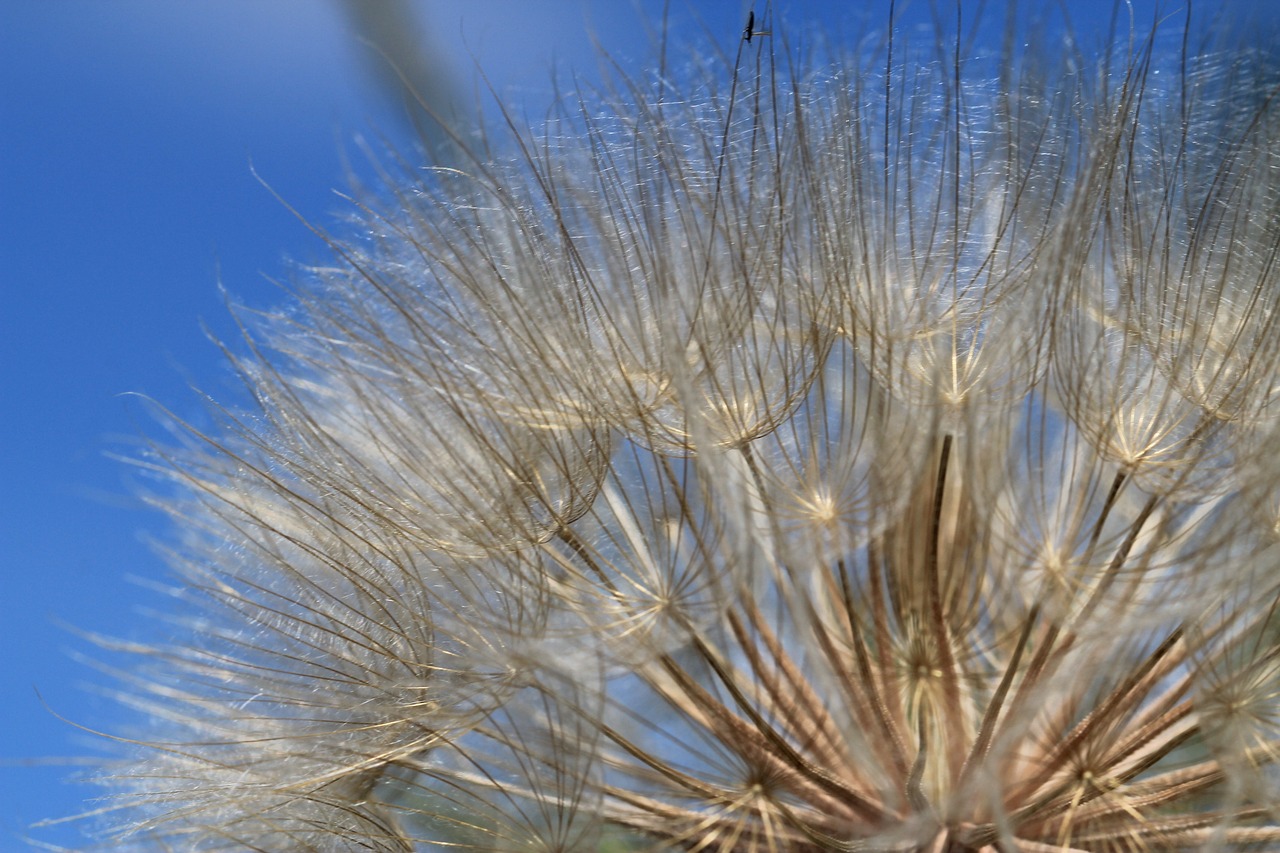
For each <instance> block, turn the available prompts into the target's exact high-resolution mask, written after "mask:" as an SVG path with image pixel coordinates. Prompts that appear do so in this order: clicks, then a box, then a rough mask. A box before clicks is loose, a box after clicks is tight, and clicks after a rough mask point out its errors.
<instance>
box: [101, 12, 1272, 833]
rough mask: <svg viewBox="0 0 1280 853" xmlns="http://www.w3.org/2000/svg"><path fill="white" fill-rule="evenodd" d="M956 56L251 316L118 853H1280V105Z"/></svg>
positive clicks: (535, 186) (594, 179)
mask: <svg viewBox="0 0 1280 853" xmlns="http://www.w3.org/2000/svg"><path fill="white" fill-rule="evenodd" d="M940 5H944V4H940ZM947 8H948V10H949V11H947V13H946V14H947V15H952V16H954V18H955V19H954V20H951V21H949V22H948V21H939V22H937V23H935V24H934V27H933V30H932V31H931V32H929V33H928V34H927V35H924V36H921V34H920V32H919V31H918V30H912V31H910V32H907V31H906V29H907V28H903V27H900V26H899V21H898V20H897V19H896V18H895V16H894V13H891V14H890V18H889V20H888V21H887V22H886V28H885V29H884V30H883V31H882V32H880V33H879V34H877V35H875V36H873V37H872V36H869V37H868V39H867V41H866V42H865V44H863V45H862V46H861V48H860V49H859V50H858V52H857V53H855V54H853V55H850V56H846V57H843V58H840V59H838V60H833V61H826V62H824V61H818V60H817V59H816V58H814V57H811V56H805V55H802V54H801V52H800V51H799V50H797V49H795V48H794V47H793V45H794V43H795V42H794V40H791V39H789V37H788V32H787V28H786V26H784V24H783V23H782V22H781V21H779V20H773V16H772V14H771V13H769V12H767V11H763V12H762V11H759V10H757V12H756V13H753V14H752V17H751V19H750V21H749V22H748V23H747V26H746V29H745V30H742V29H740V26H741V25H740V24H736V25H735V27H736V28H737V29H736V30H735V31H736V32H737V33H739V34H740V38H738V39H737V43H736V44H734V45H733V46H731V47H729V48H727V53H726V54H725V55H724V56H723V58H721V59H718V60H716V59H713V60H709V61H708V62H706V63H705V64H704V65H703V66H701V67H700V68H699V69H698V70H695V71H692V72H689V73H687V74H684V75H683V76H679V75H677V76H678V79H679V80H681V81H682V82H679V83H673V82H672V80H671V79H669V76H670V75H668V73H667V70H666V69H665V68H663V69H662V71H661V73H659V74H658V75H657V76H656V77H655V78H654V79H653V80H652V81H648V80H644V79H635V78H632V77H623V76H619V77H618V79H616V80H615V81H614V82H613V84H612V88H611V89H610V91H611V92H612V94H611V95H609V96H607V97H596V96H589V95H587V94H574V95H573V96H570V97H566V98H565V99H564V100H563V102H562V103H563V106H562V108H561V110H560V111H559V112H558V113H557V114H556V116H555V117H554V118H553V119H552V120H551V121H550V122H549V123H548V124H547V125H546V126H545V127H543V128H540V129H538V130H536V131H518V130H515V129H514V122H512V128H511V133H510V134H509V135H510V143H509V144H508V146H507V148H506V150H507V151H508V152H510V153H509V154H508V155H507V156H505V158H504V156H503V155H492V154H491V153H490V151H491V150H499V149H500V148H501V146H494V147H493V148H491V146H490V145H489V143H488V141H485V142H483V143H477V142H476V141H475V140H472V139H467V138H464V137H463V136H461V135H459V136H458V137H457V138H456V142H457V144H458V151H459V152H460V153H459V154H458V162H457V163H456V164H455V165H453V166H450V167H449V168H443V167H442V168H438V169H432V170H426V171H423V170H406V174H405V175H403V176H399V177H397V178H396V179H395V180H394V181H393V182H392V184H393V186H392V188H391V189H390V190H388V191H387V192H386V193H384V196H383V197H381V198H379V199H376V200H369V201H367V202H365V203H363V204H361V205H360V206H359V215H358V220H359V221H358V224H357V226H356V227H355V228H353V229H352V236H350V237H348V238H344V239H341V240H337V239H335V240H334V241H333V242H332V246H333V249H334V255H335V261H334V263H333V264H332V265H330V266H327V267H325V268H322V269H316V270H313V271H311V272H310V273H309V274H308V276H307V282H306V283H304V284H303V285H301V286H300V287H299V288H298V292H297V294H296V302H295V304H293V305H292V306H290V307H289V308H288V309H287V310H285V311H282V312H280V313H276V314H270V315H265V316H256V317H252V318H249V317H246V319H245V324H246V341H247V346H246V347H245V348H244V349H245V354H244V355H242V356H235V357H234V364H235V367H236V369H237V370H238V372H239V373H240V375H241V376H242V377H243V379H244V381H245V383H246V386H247V388H248V389H249V392H250V394H251V395H252V401H253V405H252V406H251V407H247V408H245V409H244V410H239V411H228V410H218V411H219V418H218V420H219V425H218V426H217V427H215V428H212V429H209V430H205V431H202V432H198V433H197V432H195V431H189V432H187V433H186V438H185V439H184V440H181V441H179V442H177V446H174V447H169V448H162V449H157V450H156V451H155V453H154V455H153V456H152V457H150V458H149V459H147V460H145V461H144V463H143V464H145V465H147V466H148V467H149V468H150V469H151V470H153V471H155V472H157V473H159V474H160V475H162V476H163V477H165V478H167V479H168V480H169V481H171V483H172V486H169V487H166V488H164V489H162V490H161V492H162V494H163V495H164V497H163V498H162V499H161V501H160V502H161V504H162V505H163V506H164V508H165V509H166V510H167V511H168V512H169V513H171V514H172V516H173V517H174V518H175V519H176V522H177V525H178V528H179V530H180V531H181V537H180V541H178V542H177V543H176V544H175V546H174V548H173V555H174V564H175V566H176V569H177V571H178V572H179V573H180V576H181V585H182V596H183V598H184V599H186V601H187V603H188V607H189V609H188V611H187V615H188V616H189V624H188V629H189V634H188V635H187V636H185V637H183V638H182V639H180V640H178V641H175V642H174V643H172V644H170V645H158V646H156V647H153V648H150V649H148V650H146V651H145V653H144V654H145V658H146V663H145V664H143V665H141V666H140V667H139V669H138V671H137V673H135V675H134V676H133V678H132V679H131V682H130V684H129V685H128V689H129V693H130V697H131V698H130V699H129V701H130V702H132V703H134V704H135V705H136V706H138V707H140V708H142V709H143V710H144V711H146V712H148V714H149V715H150V716H151V717H152V718H153V728H152V729H151V730H150V733H149V734H148V735H147V736H146V737H144V738H140V739H136V740H137V741H138V742H137V743H136V745H135V747H134V748H133V749H131V751H130V752H129V755H128V756H127V757H126V758H124V759H122V760H121V761H120V762H118V763H115V764H112V765H111V766H110V767H108V768H107V769H106V770H105V771H104V773H103V782H104V783H105V784H107V785H108V786H109V787H110V790H111V792H112V795H113V799H111V800H108V801H107V802H108V804H109V805H108V808H107V811H108V812H109V813H111V814H112V816H113V817H114V818H115V819H116V820H115V822H114V823H113V824H112V826H111V831H112V832H114V833H115V835H114V836H113V838H114V839H115V841H114V842H113V843H116V844H118V845H119V847H118V848H117V849H124V848H127V847H131V846H136V848H137V849H140V850H142V849H147V850H150V849H154V850H197V851H222V850H228V851H229V850H257V851H273V852H274V853H292V852H293V851H297V852H298V853H303V851H343V853H346V851H411V850H436V849H440V850H511V851H515V850H521V851H537V850H545V851H570V850H572V851H604V850H610V851H622V850H672V851H675V850H681V851H707V852H708V853H710V851H724V853H728V851H757V850H758V851H821V850H833V851H938V852H939V853H941V851H1001V853H1009V852H1010V851H1033V852H1038V851H1045V853H1047V851H1066V853H1070V851H1075V853H1080V851H1181V850H1223V851H1234V850H1246V849H1271V850H1274V849H1280V788H1278V784H1280V779H1278V778H1277V774H1276V769H1275V764H1276V760H1277V758H1278V757H1280V756H1278V754H1277V748H1278V747H1280V740H1278V739H1280V616H1277V614H1276V604H1277V601H1280V562H1278V556H1280V553H1278V552H1277V549H1276V542H1277V535H1278V533H1277V531H1278V529H1280V528H1278V526H1277V520H1278V518H1280V486H1278V485H1277V483H1280V468H1278V467H1277V459H1278V458H1280V456H1278V455H1277V451H1280V434H1277V433H1276V429H1275V426H1276V422H1277V417H1276V416H1277V410H1276V407H1275V406H1273V405H1272V404H1273V402H1274V401H1273V400H1272V394H1273V392H1274V391H1276V390H1277V379H1278V374H1277V358H1278V357H1280V329H1277V324H1276V322H1273V320H1278V319H1280V313H1278V312H1277V311H1276V310H1275V309H1276V305H1277V301H1278V300H1280V272H1278V271H1277V254H1278V250H1280V106H1277V103H1276V93H1277V86H1278V85H1280V75H1278V74H1277V73H1276V67H1275V65H1274V57H1268V56H1267V55H1266V53H1265V52H1259V51H1249V50H1232V51H1226V50H1222V49H1217V48H1215V47H1214V45H1209V44H1204V45H1202V44H1198V43H1197V41H1196V40H1197V38H1198V37H1199V34H1200V33H1201V32H1203V31H1205V30H1203V29H1202V28H1200V27H1198V26H1197V25H1196V23H1195V21H1194V19H1193V17H1192V16H1191V15H1190V13H1187V14H1186V16H1185V17H1177V16H1175V17H1174V18H1172V19H1170V20H1165V21H1161V22H1159V23H1157V24H1154V25H1151V26H1149V27H1147V28H1146V29H1144V28H1143V26H1142V25H1140V24H1135V23H1130V24H1129V25H1128V26H1127V27H1126V26H1123V25H1121V24H1113V26H1112V30H1111V32H1112V38H1111V40H1110V42H1109V43H1108V45H1107V46H1106V47H1105V49H1103V50H1100V51H1096V52H1093V53H1089V52H1086V51H1085V50H1083V49H1081V48H1078V47H1076V46H1075V45H1074V42H1072V41H1070V40H1069V39H1067V38H1066V37H1064V36H1061V35H1060V34H1059V35H1058V36H1057V37H1054V36H1051V35H1049V34H1048V33H1049V32H1051V31H1053V32H1056V30H1053V29H1052V28H1045V29H1037V28H1036V25H1035V24H1027V23H1026V22H1025V21H1023V20H1022V19H1021V18H1019V17H1018V16H1017V15H1015V14H1014V13H1013V12H1012V11H1011V12H1010V17H1009V18H1008V23H1007V28H1006V31H1005V35H1004V37H1003V40H1002V41H1001V42H1000V43H1001V44H1002V47H1001V48H1000V49H999V50H998V51H995V52H994V54H984V53H983V52H982V51H981V50H977V49H973V48H970V47H969V46H968V42H967V41H966V39H965V37H964V35H963V34H964V33H965V32H966V29H965V27H966V25H967V20H966V19H964V18H963V15H964V14H968V12H967V11H962V10H961V9H959V8H954V9H952V8H951V7H947ZM1017 11H1018V12H1019V13H1022V12H1024V11H1025V10H1017ZM1024 17H1025V15H1024ZM1118 17H1123V16H1118ZM1001 26H1004V23H1003V22H1001ZM948 28H950V29H948ZM726 29H727V30H728V29H734V28H726ZM1059 29H1061V28H1060V27H1059ZM947 32H950V33H951V34H950V35H949V36H948V35H946V33H947ZM706 52H707V53H709V54H711V55H715V54H714V52H713V51H710V50H708V51H706ZM1269 62H1271V63H1273V64H1268V63H1269ZM1157 72H1164V73H1157Z"/></svg>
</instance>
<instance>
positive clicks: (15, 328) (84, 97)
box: [0, 0, 1177, 851]
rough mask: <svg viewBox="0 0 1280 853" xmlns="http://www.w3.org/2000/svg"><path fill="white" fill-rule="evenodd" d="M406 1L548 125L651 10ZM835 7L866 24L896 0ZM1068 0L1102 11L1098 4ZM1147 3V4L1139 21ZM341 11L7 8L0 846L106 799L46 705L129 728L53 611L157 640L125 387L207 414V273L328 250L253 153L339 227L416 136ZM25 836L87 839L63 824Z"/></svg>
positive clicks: (215, 325) (307, 6) (334, 2)
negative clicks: (569, 73)
mask: <svg viewBox="0 0 1280 853" xmlns="http://www.w3.org/2000/svg"><path fill="white" fill-rule="evenodd" d="M420 5H421V7H422V8H424V9H427V10H429V16H424V17H423V29H424V32H426V33H428V34H429V35H431V36H433V37H434V44H435V46H434V47H433V48H432V49H433V50H435V51H437V52H438V53H439V55H441V56H443V57H445V59H446V61H447V62H448V63H449V64H450V65H451V66H452V67H453V68H454V69H455V70H456V74H457V78H456V79H457V81H459V85H460V86H461V87H462V88H463V89H466V90H468V91H469V90H470V87H471V86H472V85H473V82H474V65H475V64H476V63H478V64H479V65H480V66H481V67H483V68H484V69H485V71H486V73H487V74H488V75H489V77H490V78H491V80H492V81H493V83H494V85H495V86H496V87H497V88H498V89H499V90H500V91H501V92H503V93H504V94H505V96H507V97H509V98H511V99H512V100H513V102H514V103H519V104H523V105H524V108H525V109H527V110H528V111H529V112H530V113H531V114H536V113H537V112H539V111H540V110H541V109H542V108H544V107H545V105H546V104H547V103H548V101H549V91H550V84H549V82H548V81H549V73H550V72H549V69H550V67H551V64H552V62H553V61H555V62H556V63H558V65H559V66H560V67H561V69H568V68H574V69H579V70H581V71H583V72H584V73H587V74H588V75H589V74H590V73H591V72H592V71H593V70H594V68H595V66H596V60H595V58H594V57H595V54H594V49H593V47H592V43H591V34H594V35H595V37H597V38H598V39H599V40H600V42H601V43H602V44H603V45H604V46H605V47H606V48H607V49H608V50H610V51H611V52H612V53H614V54H615V55H617V56H618V57H620V58H621V59H622V60H623V61H624V62H639V61H641V60H642V59H643V58H644V57H646V56H648V46H649V42H648V36H647V35H646V32H645V28H644V25H642V23H641V22H642V20H646V19H647V20H648V22H649V24H650V25H652V26H655V27H656V23H654V20H655V17H656V14H657V12H656V11H655V10H658V9H660V8H661V5H662V4H661V2H660V0H645V2H644V3H642V4H639V5H640V9H639V10H637V8H636V4H633V3H631V2H628V0H613V2H606V0H595V2H587V0H581V1H580V2H578V1H577V0H472V2H468V0H451V2H432V3H421V4H420ZM693 5H694V7H696V14H695V12H694V11H693V10H691V9H690V8H689V7H688V6H687V5H686V4H682V3H679V2H673V3H672V7H673V9H674V10H676V24H677V25H678V26H681V27H683V28H685V31H686V32H689V33H692V34H693V35H695V36H696V35H697V33H698V28H699V26H700V25H699V24H697V23H695V18H697V19H701V20H702V21H703V22H705V24H706V26H707V28H708V30H711V31H713V32H716V33H718V34H719V35H720V36H723V37H722V38H720V42H721V44H724V45H726V46H727V48H728V49H730V50H731V49H733V47H734V44H735V41H736V38H737V35H738V33H740V32H741V28H742V25H743V23H744V21H745V17H746V11H745V10H746V9H747V8H748V7H749V5H750V4H749V3H748V2H746V0H706V2H698V3H696V4H693ZM775 5H776V6H777V8H778V10H779V14H780V15H782V16H784V17H789V18H791V19H793V20H805V19H806V18H807V17H809V16H813V15H818V14H821V15H823V16H824V17H825V18H826V19H827V22H826V23H825V24H824V25H823V26H824V30H823V31H824V32H825V34H826V35H827V37H828V38H829V40H830V41H832V42H834V43H842V42H844V41H846V40H847V41H848V42H849V43H852V41H853V40H854V39H856V37H857V35H858V33H857V32H843V33H842V28H847V29H855V28H856V22H850V21H843V22H835V21H833V19H832V18H831V15H832V13H831V12H830V11H829V10H827V9H826V7H827V4H823V3H819V2H816V0H814V2H810V3H804V2H793V3H787V2H782V1H781V0H780V2H777V3H776V4H775ZM830 5H831V6H832V7H834V6H842V7H844V8H846V9H847V8H857V9H863V10H864V11H866V10H870V12H869V13H868V14H874V15H876V16H880V15H882V14H883V12H882V10H883V9H887V7H888V0H883V2H882V0H867V2H865V3H862V4H857V3H855V4H849V5H848V6H845V5H844V4H835V3H832V4H830ZM927 5H928V4H927V3H926V2H920V3H916V4H915V6H916V7H917V8H927ZM1069 5H1070V7H1071V8H1072V10H1073V12H1072V14H1074V15H1077V16H1080V15H1088V14H1090V13H1094V14H1098V15H1100V16H1101V17H1103V18H1105V16H1106V12H1105V11H1103V12H1101V13H1099V12H1098V10H1099V9H1102V10H1109V9H1110V8H1111V2H1110V0H1093V1H1092V2H1089V3H1084V4H1081V3H1074V4H1069ZM1165 5H1166V7H1167V8H1173V7H1175V6H1176V5H1177V4H1176V3H1167V4H1165ZM1152 7H1153V3H1143V4H1139V8H1140V9H1146V10H1148V20H1149V10H1150V9H1151V8H1152ZM824 10H825V11H824ZM646 16H647V18H646ZM877 19H879V18H877ZM1077 19H1079V18H1077ZM348 24H349V21H348V19H347V17H346V14H345V12H344V9H343V6H342V5H341V4H340V3H339V2H338V0H111V2H106V0H0V297H2V298H0V572H2V573H3V575H2V577H3V586H2V587H0V588H2V589H3V590H4V592H3V597H2V598H0V607H2V610H0V613H2V614H3V619H0V648H3V649H4V651H5V654H4V655H3V657H2V658H0V709H3V710H2V711H0V713H2V714H3V715H4V725H0V851H5V850H10V849H22V847H23V841H22V838H23V835H24V832H25V827H26V826H27V825H28V824H29V823H31V822H34V821H36V820H39V819H41V818H47V817H56V816H59V815H65V814H68V813H72V812H75V811H77V810H78V809H80V808H81V802H82V800H83V798H84V797H85V796H87V795H92V794H94V793H95V791H94V789H92V788H85V787H83V786H72V785H66V784H63V783H62V782H61V781H60V780H61V779H63V778H64V777H66V776H67V775H68V774H70V773H72V772H74V770H75V767H74V766H67V765H66V764H64V763H59V762H62V761H65V760H66V759H69V758H74V757H75V756H86V755H94V754H97V753H98V752H99V751H100V749H99V745H97V744H95V742H94V740H95V739H94V738H93V737H91V736H89V735H87V734H84V733H82V732H80V731H78V730H77V729H76V728H75V727H74V726H72V725H71V724H69V723H68V722H65V721H63V720H61V719H59V717H58V715H61V716H62V717H65V718H67V719H69V720H71V721H74V722H75V723H80V724H83V725H85V726H91V727H99V728H104V729H107V730H119V729H120V727H121V725H122V724H124V723H125V722H126V721H127V719H128V717H127V715H124V714H123V713H122V712H121V711H120V710H119V709H118V708H117V707H115V705H114V703H112V702H111V701H110V700H109V699H107V698H104V697H103V696H101V695H98V694H95V693H94V692H93V691H92V690H91V689H86V688H87V686H88V685H93V684H99V685H101V684H109V680H108V679H107V678H106V677H104V676H101V675H98V674H97V673H95V672H94V671H93V670H92V669H91V668H90V667H88V666H86V665H85V664H84V663H83V662H82V661H77V660H75V659H74V654H75V653H80V654H93V650H92V647H91V645H90V644H89V643H87V642H86V641H84V640H83V639H81V638H79V637H77V636H75V635H74V634H72V633H70V632H69V631H68V630H67V629H66V628H64V627H62V626H61V625H60V624H59V623H67V624H69V625H73V626H76V627H78V628H81V629H84V630H87V631H97V632H101V633H103V634H107V635H112V636H119V637H125V638H132V639H138V640H146V639H148V638H154V637H156V636H158V633H157V632H158V631H159V629H158V628H157V627H156V624H155V623H154V622H153V621H151V620H149V619H148V618H147V617H146V610H147V609H148V608H153V607H156V606H162V604H163V601H162V599H160V598H159V597H158V596H157V595H156V594H155V593H154V592H151V591H148V590H147V589H145V588H144V587H143V586H141V585H139V584H137V583H131V582H130V578H137V579H141V580H142V581H143V582H144V583H145V582H147V581H155V580H157V579H163V578H165V576H166V569H165V566H164V565H163V563H162V562H161V560H160V559H159V558H158V557H156V556H155V555H154V554H153V553H152V551H151V550H150V548H149V546H148V545H147V544H146V542H145V536H146V535H147V534H155V535H159V536H160V537H161V538H163V536H164V531H165V522H164V520H163V519H162V518H160V517H159V516H157V515H155V514H153V513H151V512H150V511H148V510H146V509H145V508H144V507H142V506H141V504H140V502H139V501H138V500H137V499H136V498H135V497H133V487H132V486H131V483H130V481H131V479H134V478H136V474H133V473H131V472H130V470H129V469H128V468H127V467H126V466H124V465H122V464H120V463H118V462H116V461H114V460H112V459H111V458H109V457H108V456H107V455H106V454H107V453H109V452H113V451H115V452H122V453H128V452H130V448H131V446H133V445H134V444H135V442H136V438H135V437H136V436H138V435H140V434H146V433H148V432H150V433H151V434H155V432H156V431H155V428H154V427H153V426H151V421H150V415H149V414H148V411H147V408H146V406H145V405H143V404H142V403H140V402H139V401H138V400H137V399H134V398H131V397H129V396H125V395H127V394H128V393H129V392H139V393H143V394H146V395H149V396H151V397H154V398H156V399H157V400H160V401H162V402H164V403H166V404H167V405H169V406H171V407H172V408H173V409H174V410H175V411H177V412H179V413H180V414H183V415H187V416H194V417H198V416H199V412H200V407H199V403H198V402H197V400H196V398H195V397H194V395H193V394H192V393H191V392H190V391H189V390H188V384H189V383H190V384H195V385H198V386H201V387H203V388H205V389H208V390H210V391H211V392H212V393H214V394H215V395H220V396H224V397H225V396H228V394H229V393H230V392H229V390H228V389H229V388H230V385H231V380H230V378H229V376H228V373H227V371H226V369H225V368H224V367H223V365H222V360H221V357H220V356H219V354H218V352H217V350H216V348H215V347H214V346H213V345H212V344H211V343H209V341H208V340H207V339H206V338H205V337H204V335H203V334H202V332H201V323H204V324H205V325H207V326H208V327H209V328H210V329H212V330H213V332H214V333H215V334H218V335H221V336H223V337H234V331H233V327H232V324H231V323H230V321H229V320H228V318H227V315H226V312H225V310H224V308H223V305H222V301H221V297H220V295H219V291H218V285H219V282H221V283H222V284H223V285H224V286H225V287H226V289H227V290H228V291H229V292H230V293H231V294H232V295H233V296H234V297H236V298H237V299H239V300H242V301H245V302H247V303H249V304H251V305H257V306H271V305H274V304H276V303H278V302H279V301H280V299H281V297H280V295H279V293H278V292H277V291H276V289H275V287H274V286H273V285H272V284H270V283H269V282H268V281H267V280H266V277H267V276H275V277H287V273H288V264H287V260H288V259H289V258H293V259H297V260H300V261H308V260H323V259H324V257H325V254H324V248H323V245H322V244H321V243H320V241H319V240H318V239H316V238H315V237H314V236H312V235H311V234H310V233H308V231H307V230H306V228H305V227H304V226H303V225H302V224H300V223H299V221H298V220H297V219H296V218H295V217H294V215H293V214H292V213H290V212H289V211H288V210H287V209H286V208H285V207H284V206H283V205H282V204H281V202H279V201H277V200H276V199H275V198H274V197H273V196H272V194H271V192H269V191H268V190H267V189H265V188H264V187H263V186H262V184H261V183H260V182H259V181H258V179H257V178H255V177H254V175H253V173H252V172H251V168H250V167H251V164H252V168H253V170H256V172H257V174H258V175H259V176H261V178H262V180H263V181H265V182H267V183H268V184H270V186H271V187H272V189H273V190H274V191H275V192H276V193H278V194H279V195H280V196H282V197H283V198H284V199H285V200H287V201H288V202H289V204H290V205H292V206H294V207H295V208H296V209H298V210H299V211H300V212H301V213H302V214H303V215H305V216H307V217H308V218H310V219H312V220H314V221H316V222H318V223H320V224H325V225H328V224H332V223H333V221H334V220H333V215H334V214H337V213H341V212H342V210H343V206H344V205H343V202H342V201H341V200H340V199H338V198H337V197H336V196H335V195H334V194H333V192H332V191H333V190H334V189H341V188H342V187H343V185H344V178H343V166H342V159H341V155H342V151H343V148H344V146H345V147H346V149H347V150H349V151H354V146H352V145H351V144H350V143H351V142H352V140H353V139H354V138H355V137H356V136H358V135H359V134H361V133H366V134H368V133H369V132H370V130H371V129H372V128H376V129H377V132H381V133H384V134H386V135H387V136H389V137H391V138H392V139H393V140H394V139H402V140H404V139H408V130H407V126H406V124H405V122H404V121H403V120H402V116H401V113H400V111H399V110H398V109H397V108H396V106H395V104H394V102H393V100H392V99H391V98H389V97H388V96H387V94H386V92H385V90H383V89H381V88H379V87H378V86H377V85H376V84H375V82H374V76H373V74H372V73H371V71H370V69H371V67H372V66H371V64H370V62H369V61H368V60H369V56H368V51H367V49H366V48H364V47H362V45H361V44H360V43H359V42H358V41H357V40H355V39H354V38H353V37H352V33H351V27H350V26H349V25H348ZM473 57H474V58H473ZM631 67H642V66H639V65H635V64H633V65H632V66H631ZM37 691H39V696H37ZM37 837H39V838H41V839H44V840H48V841H54V842H58V843H67V844H73V843H75V842H76V841H77V840H78V839H79V836H78V835H77V834H76V833H75V832H73V831H72V830H70V829H66V828H61V829H60V828H55V829H50V830H43V831H40V832H39V833H38V834H37Z"/></svg>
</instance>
